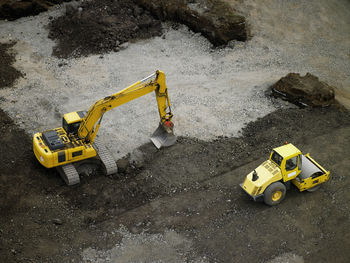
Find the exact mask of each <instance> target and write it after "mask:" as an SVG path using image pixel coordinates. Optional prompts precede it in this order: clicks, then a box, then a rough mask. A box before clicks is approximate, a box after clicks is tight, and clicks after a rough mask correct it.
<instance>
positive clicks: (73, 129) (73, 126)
mask: <svg viewBox="0 0 350 263" xmlns="http://www.w3.org/2000/svg"><path fill="white" fill-rule="evenodd" d="M62 127H63V129H64V130H65V131H66V133H67V134H77V133H78V130H79V127H80V121H78V122H74V123H70V124H68V123H67V121H66V120H65V119H64V118H63V119H62Z"/></svg>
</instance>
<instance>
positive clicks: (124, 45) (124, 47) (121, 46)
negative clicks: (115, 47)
mask: <svg viewBox="0 0 350 263" xmlns="http://www.w3.org/2000/svg"><path fill="white" fill-rule="evenodd" d="M128 46H129V42H125V43H123V44H121V45H120V46H119V47H120V48H121V49H126V48H127V47H128Z"/></svg>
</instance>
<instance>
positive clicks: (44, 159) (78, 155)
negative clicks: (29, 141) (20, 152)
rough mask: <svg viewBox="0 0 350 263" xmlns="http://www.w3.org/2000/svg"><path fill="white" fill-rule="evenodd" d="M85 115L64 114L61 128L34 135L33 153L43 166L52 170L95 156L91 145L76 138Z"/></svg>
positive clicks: (81, 113) (82, 113)
mask: <svg viewBox="0 0 350 263" xmlns="http://www.w3.org/2000/svg"><path fill="white" fill-rule="evenodd" d="M85 113H86V112H84V111H76V112H70V113H67V114H64V115H63V118H62V127H58V128H56V129H53V130H48V131H44V132H42V133H41V132H38V133H36V134H34V136H33V149H34V153H35V156H36V158H37V159H38V160H39V161H40V163H41V164H42V165H43V166H45V167H46V168H52V167H56V166H58V165H64V164H67V163H71V162H74V161H79V160H82V159H86V158H92V157H95V156H96V151H95V149H94V148H93V147H92V144H91V143H84V142H83V140H82V139H80V138H79V137H78V129H79V127H80V124H81V121H82V119H83V118H84V115H85Z"/></svg>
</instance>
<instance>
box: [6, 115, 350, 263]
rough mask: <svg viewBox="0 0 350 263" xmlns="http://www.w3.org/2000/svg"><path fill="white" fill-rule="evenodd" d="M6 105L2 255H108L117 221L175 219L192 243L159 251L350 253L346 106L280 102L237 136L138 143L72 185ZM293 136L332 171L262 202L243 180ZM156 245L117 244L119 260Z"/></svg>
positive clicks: (215, 255) (328, 256)
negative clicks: (327, 177) (310, 186)
mask: <svg viewBox="0 0 350 263" xmlns="http://www.w3.org/2000/svg"><path fill="white" fill-rule="evenodd" d="M0 116H1V119H0V121H1V126H0V127H1V134H2V136H1V145H2V147H1V158H0V162H1V163H0V165H1V167H2V171H1V177H0V180H1V184H0V185H1V189H0V198H1V207H0V209H1V211H0V212H1V215H2V216H1V218H0V220H1V221H0V222H1V223H0V226H1V229H0V235H1V246H0V247H1V253H0V261H1V262H73V260H75V262H106V261H105V260H106V257H105V254H103V253H102V252H101V251H106V250H107V249H111V248H113V246H115V244H117V243H118V242H122V241H123V237H124V236H125V235H126V234H125V232H123V231H120V228H123V229H124V231H126V233H129V235H131V234H133V235H137V234H143V235H145V233H147V234H149V235H152V234H156V233H157V234H162V235H164V234H165V233H167V231H170V230H171V231H174V232H175V233H177V234H178V235H180V236H181V237H182V238H183V240H186V242H190V244H191V245H190V246H189V247H188V246H186V248H187V249H185V248H184V247H181V246H175V247H173V248H172V249H174V251H175V252H176V253H175V252H174V253H175V255H176V256H175V257H174V258H169V256H168V257H167V256H166V255H168V254H167V253H165V254H164V255H163V258H160V259H161V261H160V262H242V261H246V262H267V261H269V260H272V259H274V258H275V257H278V256H279V258H277V259H276V260H277V261H274V262H287V261H286V260H287V259H289V260H294V261H289V262H303V260H305V262H320V261H322V262H331V261H332V262H347V260H348V258H349V257H350V253H349V251H348V250H346V249H345V248H347V247H349V246H350V241H349V240H350V239H349V235H348V231H347V230H348V229H349V227H350V222H349V211H350V210H349V202H350V195H349V194H348V191H347V189H348V187H349V184H350V179H349V177H348V176H347V174H348V172H347V171H348V169H349V168H350V167H349V163H348V160H347V157H346V156H349V155H350V140H349V134H350V114H349V112H339V111H338V110H337V109H336V108H317V109H310V108H306V109H289V110H279V111H276V112H274V113H272V114H270V115H268V116H266V117H264V118H262V119H259V120H258V121H256V122H254V123H250V124H249V125H248V126H247V128H245V129H244V131H243V134H242V135H243V136H242V137H241V138H220V139H218V140H216V141H214V142H203V141H199V140H196V139H190V138H179V140H178V142H177V144H176V145H174V146H173V147H170V148H166V149H162V150H160V151H158V150H156V149H155V148H154V146H153V145H151V144H146V145H144V146H142V147H141V148H140V149H139V150H140V153H141V154H142V155H143V156H144V161H143V162H141V163H137V164H133V165H130V166H129V167H128V168H127V170H126V172H124V173H120V174H118V175H115V176H113V177H104V176H102V175H101V176H95V177H89V178H82V183H81V184H80V185H79V186H76V187H68V186H66V185H64V182H63V181H62V180H61V179H60V178H59V176H58V174H57V173H56V172H55V171H54V170H46V169H44V168H43V167H41V166H40V165H39V164H38V162H37V161H36V160H35V158H34V156H33V154H32V150H31V140H30V138H29V137H28V135H27V134H25V132H24V131H23V130H20V129H19V128H17V127H16V126H15V125H14V124H13V123H12V121H11V120H10V119H9V118H8V117H7V116H6V114H4V113H3V112H2V111H1V115H0ZM285 141H289V142H293V143H294V144H295V145H297V146H298V147H300V148H301V149H302V150H303V151H305V152H311V155H312V156H313V157H314V158H315V159H316V160H317V161H319V162H320V163H321V164H322V165H323V166H324V167H326V168H327V169H329V170H330V171H331V173H332V179H331V181H330V182H328V183H327V184H325V185H323V187H322V188H321V189H320V190H319V191H317V192H314V193H299V192H298V191H297V189H295V188H292V189H291V190H290V191H289V192H288V193H287V198H286V200H285V201H284V202H283V203H282V204H280V205H279V206H277V207H272V208H271V207H267V206H265V205H264V204H262V203H254V202H253V201H252V200H250V199H249V198H248V196H247V195H246V194H245V193H243V192H242V191H241V189H240V188H239V186H238V184H239V183H240V182H241V181H242V180H243V178H244V176H245V174H246V173H247V172H249V171H250V170H251V169H253V168H254V167H255V166H257V165H258V164H259V163H260V162H261V161H262V160H263V159H264V158H267V156H268V151H269V150H270V149H271V148H272V147H275V146H278V145H281V144H283V143H284V142H285ZM118 230H119V232H118ZM134 239H135V237H134ZM134 239H133V240H134ZM183 240H182V241H181V242H180V243H183V242H185V241H183ZM188 240H190V241H188ZM134 242H135V241H134ZM139 246H141V248H142V246H144V248H143V249H147V244H144V243H141V245H139ZM89 247H94V248H95V249H96V250H97V251H100V254H98V255H99V256H96V255H95V256H94V257H92V258H91V257H88V259H89V260H91V261H89V260H87V259H86V255H85V254H84V249H85V248H89ZM160 248H161V246H160V247H158V248H157V247H153V248H152V249H153V250H154V251H158V253H159V249H160ZM114 249H116V248H114ZM121 251H122V249H121ZM85 253H86V252H85ZM84 255H85V259H84ZM155 255H157V253H152V254H150V255H149V254H147V253H146V254H144V253H143V254H141V255H140V257H139V258H137V256H136V257H135V255H134V258H133V257H131V258H130V257H129V258H128V260H125V261H123V260H122V258H123V257H122V256H124V257H125V255H123V254H122V253H121V254H118V253H116V254H114V258H113V257H112V259H114V261H112V262H153V261H156V260H159V258H158V259H157V257H155ZM82 257H83V259H84V260H83V259H82ZM99 259H102V261H98V260H99ZM199 259H200V260H199ZM334 259H336V260H334Z"/></svg>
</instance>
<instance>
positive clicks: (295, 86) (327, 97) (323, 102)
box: [271, 73, 335, 107]
mask: <svg viewBox="0 0 350 263" xmlns="http://www.w3.org/2000/svg"><path fill="white" fill-rule="evenodd" d="M271 88H272V92H273V94H274V95H275V96H281V97H283V98H285V99H287V100H288V101H291V102H293V103H295V104H299V105H308V106H314V107H325V106H329V105H331V104H333V103H334V102H335V99H334V97H335V96H334V88H333V87H331V86H329V85H328V84H326V83H325V82H322V81H320V80H319V79H318V77H316V76H314V75H312V74H310V73H307V74H306V75H305V76H304V77H302V76H300V74H298V73H289V74H288V75H287V76H285V77H283V78H281V79H280V80H279V81H277V82H276V83H275V84H274V85H273V86H272V87H271Z"/></svg>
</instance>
